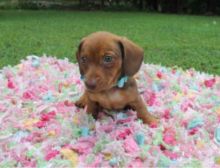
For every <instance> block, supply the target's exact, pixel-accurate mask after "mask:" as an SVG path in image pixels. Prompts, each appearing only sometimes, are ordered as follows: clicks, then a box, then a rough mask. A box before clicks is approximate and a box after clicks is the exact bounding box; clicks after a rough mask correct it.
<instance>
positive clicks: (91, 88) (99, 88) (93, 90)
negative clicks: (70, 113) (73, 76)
mask: <svg viewBox="0 0 220 168" xmlns="http://www.w3.org/2000/svg"><path fill="white" fill-rule="evenodd" d="M85 87H86V90H87V91H88V92H90V93H98V92H103V91H106V90H109V89H111V88H113V87H114V85H113V84H112V85H109V84H104V83H103V84H102V83H100V84H97V85H96V86H89V85H88V84H86V83H85Z"/></svg>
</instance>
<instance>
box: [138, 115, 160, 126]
mask: <svg viewBox="0 0 220 168" xmlns="http://www.w3.org/2000/svg"><path fill="white" fill-rule="evenodd" d="M142 120H143V123H144V124H148V125H149V126H150V127H157V126H158V124H159V122H160V120H159V119H158V118H156V117H154V116H152V115H151V116H147V117H145V118H143V119H142Z"/></svg>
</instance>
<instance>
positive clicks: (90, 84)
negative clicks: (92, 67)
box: [85, 79, 96, 90]
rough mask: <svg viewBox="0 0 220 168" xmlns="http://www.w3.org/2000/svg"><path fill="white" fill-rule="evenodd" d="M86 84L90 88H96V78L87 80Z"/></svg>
mask: <svg viewBox="0 0 220 168" xmlns="http://www.w3.org/2000/svg"><path fill="white" fill-rule="evenodd" d="M85 84H86V87H87V88H88V89H91V90H93V89H95V88H96V80H95V79H91V80H87V81H85Z"/></svg>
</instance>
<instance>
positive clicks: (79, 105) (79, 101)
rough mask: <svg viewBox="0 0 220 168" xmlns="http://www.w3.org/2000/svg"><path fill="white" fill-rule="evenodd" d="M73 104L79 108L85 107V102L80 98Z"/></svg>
mask: <svg viewBox="0 0 220 168" xmlns="http://www.w3.org/2000/svg"><path fill="white" fill-rule="evenodd" d="M74 104H75V105H76V106H77V107H79V108H84V107H85V106H86V101H85V100H84V99H82V98H80V99H79V100H78V101H76V102H75V103H74Z"/></svg>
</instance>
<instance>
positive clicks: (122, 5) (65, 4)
mask: <svg viewBox="0 0 220 168" xmlns="http://www.w3.org/2000/svg"><path fill="white" fill-rule="evenodd" d="M0 7H1V8H7V9H8V8H16V9H18V8H20V9H70V10H71V9H80V10H139V11H149V12H162V13H185V14H205V15H214V14H216V15H217V14H220V1H219V0H0Z"/></svg>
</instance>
